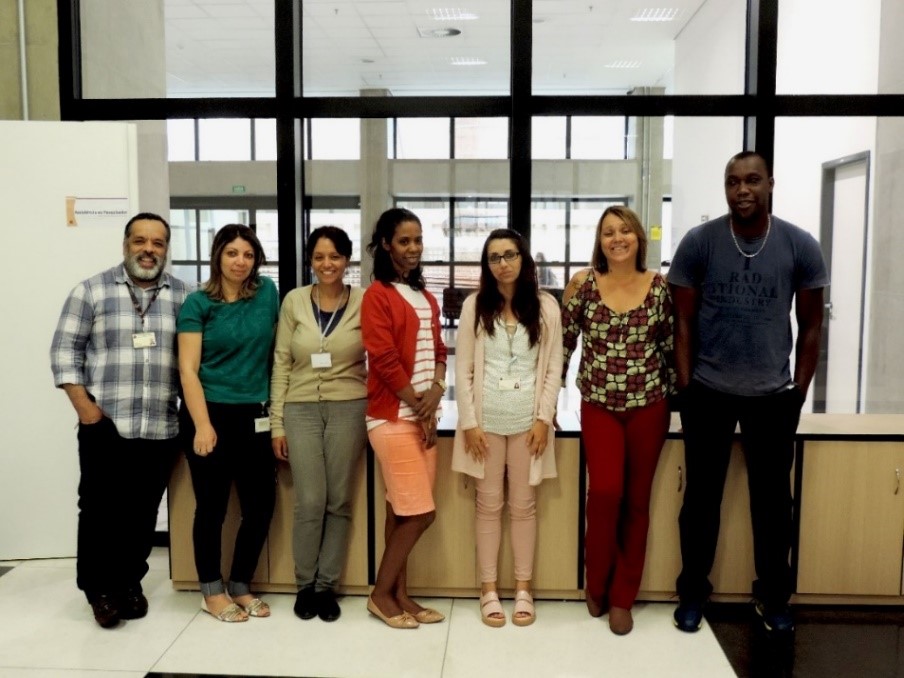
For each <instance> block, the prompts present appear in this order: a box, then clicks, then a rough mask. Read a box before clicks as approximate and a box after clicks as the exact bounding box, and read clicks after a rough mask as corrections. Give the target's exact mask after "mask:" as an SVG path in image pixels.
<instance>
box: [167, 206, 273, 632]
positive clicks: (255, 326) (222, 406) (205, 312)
mask: <svg viewBox="0 0 904 678" xmlns="http://www.w3.org/2000/svg"><path fill="white" fill-rule="evenodd" d="M263 263H264V250H263V248H262V247H261V244H260V242H259V241H258V239H257V236H256V235H254V231H252V230H251V229H250V228H248V227H247V226H242V225H241V224H229V225H227V226H224V227H223V228H222V229H220V230H219V231H218V232H217V234H216V236H215V237H214V239H213V246H212V248H211V253H210V280H208V281H207V282H206V283H205V284H204V286H203V287H202V288H201V289H200V290H198V291H197V292H192V293H191V294H190V295H189V296H188V298H187V299H186V300H185V303H184V304H183V305H182V310H181V311H180V313H179V319H178V321H177V323H176V331H177V333H178V336H179V376H180V378H181V380H182V391H183V402H182V408H181V410H180V412H179V432H180V436H181V437H182V440H183V441H184V444H185V447H186V449H185V455H186V457H187V458H188V467H189V469H190V471H191V480H192V487H194V490H195V500H196V502H197V508H196V510H195V522H194V527H193V530H192V537H193V541H194V547H195V548H194V550H195V565H196V566H197V568H198V580H199V581H200V583H201V593H202V594H203V595H204V601H203V603H202V606H201V607H202V609H203V610H204V611H205V612H208V613H210V614H211V615H213V616H214V617H216V618H217V619H219V620H220V621H224V622H238V621H247V619H248V617H249V616H252V617H266V616H269V614H270V608H269V607H268V606H267V604H266V603H265V602H263V601H262V600H261V599H260V598H256V597H255V596H254V595H252V593H251V589H250V588H249V587H250V584H251V577H252V575H253V574H254V570H255V568H256V567H257V561H258V558H259V557H260V553H261V549H262V548H263V546H264V541H265V540H266V539H267V532H268V531H269V529H270V519H271V518H272V516H273V505H274V502H275V497H276V474H275V462H274V460H273V455H272V454H271V453H270V444H269V438H270V434H269V427H270V420H269V415H268V413H267V397H268V395H269V388H268V387H269V370H268V368H269V361H270V355H271V351H272V347H273V329H274V325H275V323H276V318H277V315H278V312H279V295H278V294H277V291H276V286H275V285H274V284H273V281H272V280H270V279H269V278H265V277H262V276H259V275H258V270H259V269H260V266H261V264H263ZM233 482H235V487H236V491H237V492H238V495H239V502H240V504H241V507H242V523H241V527H239V531H238V534H237V535H236V539H235V551H234V553H233V557H232V570H231V573H230V577H229V584H228V587H227V586H226V585H224V583H223V576H222V574H221V573H220V559H221V543H220V542H221V534H222V531H223V520H224V518H225V517H226V508H227V506H228V503H229V492H230V489H231V488H232V484H233Z"/></svg>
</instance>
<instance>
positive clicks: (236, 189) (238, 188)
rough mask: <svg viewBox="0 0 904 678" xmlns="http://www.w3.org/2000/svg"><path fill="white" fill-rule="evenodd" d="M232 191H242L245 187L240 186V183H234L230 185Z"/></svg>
mask: <svg viewBox="0 0 904 678" xmlns="http://www.w3.org/2000/svg"><path fill="white" fill-rule="evenodd" d="M232 192H233V193H244V192H245V187H244V186H242V185H241V184H235V185H234V186H233V187H232Z"/></svg>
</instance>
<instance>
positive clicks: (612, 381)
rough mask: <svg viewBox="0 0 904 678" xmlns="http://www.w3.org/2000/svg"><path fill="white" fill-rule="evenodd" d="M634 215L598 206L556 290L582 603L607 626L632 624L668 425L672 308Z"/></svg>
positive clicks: (623, 629)
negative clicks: (570, 369)
mask: <svg viewBox="0 0 904 678" xmlns="http://www.w3.org/2000/svg"><path fill="white" fill-rule="evenodd" d="M646 254H647V239H646V235H645V233H644V230H643V227H642V226H641V224H640V220H639V219H638V217H637V215H636V214H635V213H634V212H632V211H631V210H629V209H628V208H626V207H622V206H614V207H610V208H609V209H607V210H606V211H605V212H604V213H603V216H602V217H601V218H600V221H599V224H598V225H597V229H596V245H595V246H594V251H593V256H592V258H591V266H592V268H590V269H584V270H583V271H580V272H579V273H577V274H576V275H575V276H574V277H573V278H572V279H571V282H569V283H568V287H567V288H566V290H565V294H564V297H563V304H564V309H563V311H562V328H563V330H564V343H565V368H564V369H565V370H567V366H568V363H569V359H570V358H571V354H572V352H573V351H574V350H575V348H576V346H577V342H578V335H579V334H580V335H583V339H582V342H581V359H580V367H579V369H578V378H577V385H578V388H579V390H580V392H581V429H582V436H583V442H584V449H585V451H586V455H587V469H588V473H589V488H588V492H587V534H586V538H585V541H584V543H585V562H586V566H587V578H586V582H587V583H586V589H585V595H586V599H587V609H588V610H589V611H590V614H591V615H592V616H594V617H599V616H602V615H603V614H604V613H605V612H606V611H607V610H608V612H609V628H610V629H611V630H612V632H613V633H616V634H618V635H624V634H626V633H629V632H630V631H631V629H632V628H633V627H634V621H633V618H632V616H631V607H632V605H633V604H634V599H635V598H636V596H637V591H638V589H639V588H640V580H641V577H642V575H643V565H644V557H645V554H646V547H647V528H648V526H649V523H650V491H651V486H652V484H653V475H654V474H655V472H656V464H657V463H658V461H659V454H660V452H661V451H662V445H663V442H664V441H665V436H666V433H667V432H668V428H669V407H668V403H667V400H666V398H667V396H668V395H669V392H670V389H671V384H672V377H671V369H670V368H669V362H670V360H671V352H672V308H671V301H670V299H669V294H668V287H667V286H666V281H665V279H664V278H663V277H662V276H661V275H659V273H655V272H652V271H647V270H646V265H645V261H646Z"/></svg>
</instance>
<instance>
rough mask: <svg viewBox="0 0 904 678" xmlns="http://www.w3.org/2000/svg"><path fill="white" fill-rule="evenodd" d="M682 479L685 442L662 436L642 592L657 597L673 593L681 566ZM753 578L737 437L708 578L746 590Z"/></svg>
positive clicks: (725, 587) (719, 586) (728, 589)
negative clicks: (713, 561) (679, 522)
mask: <svg viewBox="0 0 904 678" xmlns="http://www.w3.org/2000/svg"><path fill="white" fill-rule="evenodd" d="M789 482H790V479H789ZM686 483H687V469H686V467H685V464H684V443H683V442H682V441H681V440H667V441H666V443H665V445H664V447H663V449H662V456H661V457H660V458H659V466H658V467H657V468H656V476H655V477H654V479H653V493H652V497H651V501H650V530H649V533H648V537H647V556H646V564H645V566H644V574H643V580H642V581H641V584H640V590H641V598H644V599H652V600H656V599H662V598H663V597H664V596H670V595H674V592H675V580H676V579H677V577H678V574H679V573H680V572H681V545H680V539H679V534H678V515H679V513H680V512H681V504H682V502H683V501H684V487H685V484H686ZM754 578H755V572H754V565H753V534H752V528H751V523H750V499H749V493H748V490H747V466H746V464H745V463H744V453H743V450H742V449H741V446H740V443H737V442H736V443H735V444H734V446H733V448H732V451H731V461H730V462H729V465H728V474H727V476H726V479H725V491H724V494H723V499H722V514H721V522H720V528H719V543H718V546H717V548H716V559H715V563H714V565H713V570H712V572H711V573H710V582H712V585H713V591H714V593H716V594H719V593H724V594H749V593H750V590H751V583H752V582H753V579H754Z"/></svg>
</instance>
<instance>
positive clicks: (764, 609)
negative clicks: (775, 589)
mask: <svg viewBox="0 0 904 678" xmlns="http://www.w3.org/2000/svg"><path fill="white" fill-rule="evenodd" d="M753 609H754V610H756V613H757V615H758V616H759V618H760V621H761V622H763V627H764V628H765V629H766V631H768V632H769V633H792V632H793V631H794V617H793V616H791V608H790V607H788V606H787V605H785V604H782V605H766V604H765V603H761V602H760V601H758V600H755V601H754V604H753Z"/></svg>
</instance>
